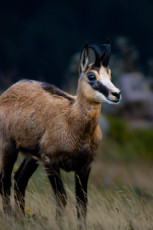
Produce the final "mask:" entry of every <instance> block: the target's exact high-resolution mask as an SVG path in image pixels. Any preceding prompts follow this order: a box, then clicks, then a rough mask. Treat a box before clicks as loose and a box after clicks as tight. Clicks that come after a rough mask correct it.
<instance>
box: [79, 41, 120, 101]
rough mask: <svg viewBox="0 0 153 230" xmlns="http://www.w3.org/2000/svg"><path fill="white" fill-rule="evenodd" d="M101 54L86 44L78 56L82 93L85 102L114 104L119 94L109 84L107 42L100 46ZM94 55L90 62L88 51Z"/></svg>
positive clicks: (108, 51) (95, 48)
mask: <svg viewBox="0 0 153 230" xmlns="http://www.w3.org/2000/svg"><path fill="white" fill-rule="evenodd" d="M102 47H103V48H104V52H103V54H101V52H100V50H99V48H98V47H97V46H88V44H86V45H85V46H84V47H83V49H82V52H81V56H80V66H79V67H80V80H81V81H82V83H83V92H84V96H85V97H86V98H87V100H89V101H91V102H93V103H95V102H97V103H102V102H105V103H108V104H116V103H118V102H119V101H120V99H121V92H120V90H119V89H117V88H116V87H115V86H114V84H113V83H112V82H111V70H110V68H109V67H108V63H109V58H110V54H111V47H110V44H109V42H107V44H104V45H102ZM90 49H91V50H92V51H93V52H94V54H95V60H94V61H91V60H90V59H91V58H90V55H89V50H90Z"/></svg>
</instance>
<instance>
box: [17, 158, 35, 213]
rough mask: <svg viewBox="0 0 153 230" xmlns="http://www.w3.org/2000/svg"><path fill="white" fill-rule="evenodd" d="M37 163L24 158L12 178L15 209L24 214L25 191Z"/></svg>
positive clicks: (31, 159)
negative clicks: (13, 181)
mask: <svg viewBox="0 0 153 230" xmlns="http://www.w3.org/2000/svg"><path fill="white" fill-rule="evenodd" d="M38 165H39V164H38V161H37V160H35V159H33V158H25V159H24V160H23V162H22V164H21V166H20V168H19V169H18V171H17V172H16V173H15V176H14V180H15V183H14V198H15V203H16V208H17V209H19V211H21V212H22V213H23V214H24V208H25V190H26V187H27V184H28V181H29V179H30V177H31V176H32V175H33V173H34V172H35V171H36V169H37V167H38Z"/></svg>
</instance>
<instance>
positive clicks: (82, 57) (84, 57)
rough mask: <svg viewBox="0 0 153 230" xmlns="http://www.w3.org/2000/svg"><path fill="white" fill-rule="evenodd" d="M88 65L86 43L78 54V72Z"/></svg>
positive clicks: (83, 70) (85, 68) (84, 69)
mask: <svg viewBox="0 0 153 230" xmlns="http://www.w3.org/2000/svg"><path fill="white" fill-rule="evenodd" d="M88 65H89V53H88V43H86V44H85V46H84V47H83V49H82V52H81V55H80V63H79V72H80V74H81V73H82V72H85V71H86V70H87V68H88Z"/></svg>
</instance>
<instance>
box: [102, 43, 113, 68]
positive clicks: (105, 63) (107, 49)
mask: <svg viewBox="0 0 153 230" xmlns="http://www.w3.org/2000/svg"><path fill="white" fill-rule="evenodd" d="M102 47H104V49H105V50H104V53H103V55H102V56H101V58H100V61H101V63H102V65H103V66H104V67H107V66H108V63H109V59H110V55H111V47H110V43H109V42H107V44H103V45H102Z"/></svg>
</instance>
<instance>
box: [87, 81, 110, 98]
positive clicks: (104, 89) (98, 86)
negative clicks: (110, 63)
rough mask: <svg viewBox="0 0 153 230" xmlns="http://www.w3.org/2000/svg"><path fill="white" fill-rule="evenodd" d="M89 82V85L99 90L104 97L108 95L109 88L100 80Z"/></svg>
mask: <svg viewBox="0 0 153 230" xmlns="http://www.w3.org/2000/svg"><path fill="white" fill-rule="evenodd" d="M89 84H90V85H91V87H92V88H93V89H95V90H97V91H99V92H100V93H102V94H103V95H104V96H105V97H108V95H109V89H108V88H107V87H106V86H105V85H103V84H102V83H101V82H99V81H96V82H90V83H89Z"/></svg>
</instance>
